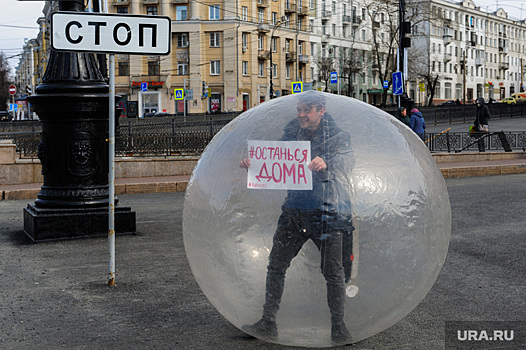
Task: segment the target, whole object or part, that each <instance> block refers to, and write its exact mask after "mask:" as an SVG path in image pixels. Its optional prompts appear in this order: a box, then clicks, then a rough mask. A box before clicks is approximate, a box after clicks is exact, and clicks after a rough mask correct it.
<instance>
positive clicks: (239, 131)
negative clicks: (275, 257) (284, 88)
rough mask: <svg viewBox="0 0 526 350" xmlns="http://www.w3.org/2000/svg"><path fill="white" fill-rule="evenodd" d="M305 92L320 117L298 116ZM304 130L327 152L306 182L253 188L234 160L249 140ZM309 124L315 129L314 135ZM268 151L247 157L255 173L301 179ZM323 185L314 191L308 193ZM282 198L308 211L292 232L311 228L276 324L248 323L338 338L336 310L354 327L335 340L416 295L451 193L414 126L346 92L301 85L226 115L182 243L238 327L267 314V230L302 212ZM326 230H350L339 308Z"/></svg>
mask: <svg viewBox="0 0 526 350" xmlns="http://www.w3.org/2000/svg"><path fill="white" fill-rule="evenodd" d="M308 100H312V101H318V102H319V101H322V102H321V103H323V102H324V103H325V111H324V112H325V114H323V117H322V121H321V122H320V123H319V124H318V126H317V128H316V127H312V128H310V129H309V127H304V126H305V125H307V124H308V121H307V120H306V118H305V115H304V112H305V111H304V110H302V109H305V104H306V102H305V101H308ZM318 102H316V103H318ZM308 108H310V106H308ZM317 108H318V107H315V110H316V111H318V109H317ZM298 114H302V115H301V116H300V117H298ZM302 118H303V119H302ZM329 119H330V122H327V120H329ZM318 128H323V131H321V132H320V131H319V130H321V129H318ZM291 130H292V131H291ZM305 130H310V132H306V131H305ZM313 130H314V131H313ZM316 130H318V131H316ZM304 131H305V133H304V135H307V137H306V138H307V140H309V142H310V147H311V157H312V159H314V158H315V156H316V155H319V156H320V157H321V158H322V159H323V158H326V160H327V164H326V165H327V169H325V170H324V169H321V170H314V171H312V179H311V181H312V182H313V183H314V185H313V186H314V187H313V190H305V189H303V190H297V189H269V188H268V187H267V188H264V187H260V186H255V187H250V188H249V187H248V186H251V185H250V183H249V181H248V180H247V176H248V172H247V168H244V167H241V166H240V162H241V161H243V160H245V159H247V158H248V159H252V158H250V157H251V156H255V152H251V151H250V149H249V144H251V143H250V142H252V141H256V146H257V142H263V143H262V144H264V142H266V141H291V140H292V141H294V140H293V139H294V138H291V137H290V135H291V134H294V135H298V133H302V132H304ZM316 132H319V134H318V135H317V136H316V137H317V139H316V138H313V137H314V136H312V135H313V134H315V133H316ZM335 135H337V136H335ZM309 137H310V139H309ZM320 137H321V138H322V139H321V140H320V139H319V138H320ZM335 138H336V139H335ZM301 139H302V140H304V139H305V137H303V138H301ZM262 147H263V146H262ZM267 151H268V149H267ZM320 152H321V153H320ZM282 155H283V156H284V157H285V158H286V157H287V155H286V154H282ZM260 156H261V153H260ZM267 156H268V157H269V158H272V159H269V160H267V161H270V162H271V163H273V162H274V163H278V165H277V167H276V168H272V166H271V164H270V163H269V166H268V168H267V169H266V170H267V171H262V170H261V169H262V167H261V165H257V166H256V165H255V163H256V162H252V163H251V165H250V167H251V169H250V170H252V171H255V173H256V174H257V175H260V179H262V181H263V183H267V184H271V183H274V182H276V183H277V182H279V181H281V182H283V178H284V177H285V176H288V180H289V185H290V182H294V181H296V180H298V179H299V178H301V180H302V181H303V180H304V179H303V177H302V173H301V172H300V171H299V168H300V166H299V165H298V164H297V167H296V168H295V169H294V171H295V173H294V174H295V175H296V176H297V178H296V179H293V178H292V176H293V175H294V174H293V171H292V170H291V167H290V166H289V168H283V166H282V164H281V161H280V160H279V155H278V154H277V153H274V154H272V155H271V154H270V153H267ZM300 158H301V157H300ZM304 163H305V162H304ZM253 166H256V168H255V169H254V168H252V167H253ZM258 169H259V170H258ZM303 170H305V169H303ZM306 172H308V171H306ZM319 174H323V175H322V176H321V179H322V180H320V175H319ZM267 175H268V176H267ZM305 176H306V175H305ZM268 177H270V179H267V178H268ZM316 181H321V182H323V184H320V183H318V184H316V183H315V182H316ZM298 182H299V180H298ZM320 186H321V187H320ZM320 188H322V194H321V197H316V195H311V194H312V193H314V192H316V191H319V190H320ZM291 198H295V200H291ZM309 198H311V199H309ZM320 198H321V199H322V202H321V206H320V202H319V200H320ZM349 202H350V203H349ZM291 203H292V204H291ZM294 205H296V206H297V207H296V208H294ZM290 207H293V208H292V210H293V211H294V210H296V211H295V212H296V213H297V212H298V211H300V212H301V211H304V212H305V213H306V214H305V215H304V216H303V217H302V219H301V220H299V221H301V222H302V224H298V225H297V228H298V229H299V231H298V232H299V233H298V232H292V233H290V234H289V237H292V236H295V235H298V234H299V235H302V234H306V235H308V234H309V232H310V234H311V236H309V237H313V239H308V240H306V242H305V243H304V244H303V245H302V247H301V250H300V251H299V253H298V254H297V255H296V256H295V257H294V258H293V259H292V262H291V264H290V267H289V268H288V269H287V270H286V277H285V282H284V288H283V296H282V298H281V302H280V304H279V310H278V311H277V312H274V316H275V322H276V325H277V328H276V333H274V334H273V336H272V337H268V336H267V334H264V336H260V334H259V333H258V332H252V331H251V330H252V329H249V330H248V332H247V333H250V334H251V335H254V336H256V337H258V338H260V339H263V340H266V341H270V342H275V343H279V344H283V345H293V346H303V347H330V346H334V345H336V342H335V341H334V340H335V339H334V338H333V334H331V319H334V317H341V314H343V320H344V322H345V324H346V327H347V329H348V331H349V332H350V336H351V338H346V337H344V339H343V340H342V339H340V343H342V342H343V343H350V342H357V341H360V340H362V339H365V338H367V337H370V336H372V335H374V334H376V333H378V332H381V331H382V330H385V329H386V328H388V327H390V326H392V325H393V324H395V323H396V322H398V321H399V320H401V319H402V318H403V317H405V316H406V315H407V314H408V313H409V312H410V311H412V310H413V309H414V308H415V307H416V306H417V305H418V304H419V303H420V302H421V301H422V299H423V298H424V297H425V295H426V294H427V293H428V291H429V290H430V289H431V287H432V286H433V283H434V282H435V280H436V278H437V276H438V274H439V272H440V269H441V267H442V265H443V263H444V260H445V258H446V254H447V249H448V244H449V238H450V231H451V209H450V205H449V197H448V194H447V189H446V186H445V183H444V180H443V178H442V175H441V173H440V171H439V169H438V167H437V165H436V164H435V161H434V160H433V159H432V157H431V155H430V153H429V151H428V150H427V148H426V147H425V145H424V144H423V142H422V141H421V140H420V139H419V138H418V136H417V135H416V134H414V133H413V132H412V131H411V130H410V129H409V128H407V127H406V126H405V125H403V124H402V123H400V122H399V121H398V120H396V119H395V118H393V117H392V116H390V115H389V114H387V113H385V112H383V111H381V110H379V109H377V108H375V107H372V106H370V105H367V104H365V103H362V102H360V101H358V100H355V99H351V98H348V97H342V96H338V95H332V94H326V93H321V92H314V91H309V92H303V93H300V94H295V95H290V96H285V97H281V98H278V99H274V100H272V101H269V102H265V103H263V104H261V105H259V106H258V107H255V108H252V109H250V110H249V111H247V112H245V113H243V114H242V115H240V116H239V117H238V118H236V119H235V120H233V121H232V122H231V123H229V124H228V125H227V126H226V127H224V128H223V129H222V130H221V131H220V132H219V133H218V134H217V135H216V136H215V137H214V139H213V140H212V141H211V142H210V144H209V145H208V147H207V149H206V150H205V152H204V153H203V155H202V157H201V159H200V160H199V162H198V164H197V166H196V168H195V170H194V172H193V175H192V177H191V180H190V182H189V185H188V188H187V192H186V199H185V207H184V214H183V235H184V245H185V250H186V254H187V256H188V261H189V263H190V267H191V269H192V272H193V274H194V276H195V278H196V280H197V282H198V284H199V286H200V287H201V289H202V291H203V292H204V294H205V295H206V296H207V297H208V299H209V300H210V302H211V303H212V304H213V306H214V307H215V308H216V309H217V310H218V311H219V312H220V313H221V314H222V315H223V316H224V317H225V318H226V319H227V320H228V321H230V322H231V323H232V324H233V325H235V326H236V327H238V328H240V329H244V330H245V331H247V328H246V325H252V324H254V323H255V322H257V321H258V320H260V319H261V318H262V315H263V305H264V304H265V300H266V299H265V294H266V292H265V291H266V280H267V265H269V254H270V252H271V250H272V248H273V245H274V243H273V237H274V235H275V233H276V232H277V231H284V230H285V231H286V230H291V227H293V226H294V225H295V223H297V222H299V221H298V220H296V219H297V218H298V216H294V215H288V216H287V215H286V213H288V212H289V211H288V210H289V209H290ZM298 208H299V209H298ZM311 209H312V210H311ZM320 213H321V215H320ZM283 216H285V217H288V218H289V219H290V222H289V224H288V225H283V223H280V225H278V220H280V217H283ZM336 217H339V219H335V218H336ZM327 218H328V219H327ZM349 218H352V224H351V222H350V220H349ZM327 220H328V221H327ZM331 220H332V221H331ZM280 221H281V220H280ZM305 222H307V223H308V222H311V223H314V224H312V225H310V224H305V227H306V228H307V229H305V228H303V227H304V226H302V225H304V223H305ZM320 222H321V224H320ZM327 222H332V224H331V223H329V224H326V223H327ZM335 223H336V224H335ZM309 225H310V226H309ZM331 225H332V226H331ZM351 225H352V226H351ZM352 227H354V230H352ZM280 228H281V230H280ZM317 230H319V232H317ZM291 231H294V230H291ZM312 231H314V233H312ZM334 231H340V232H347V233H349V232H351V233H350V236H349V235H343V236H345V237H347V238H344V239H346V240H349V239H350V240H351V242H352V249H351V252H350V254H349V252H348V245H347V248H342V249H343V250H344V251H347V257H346V255H345V254H343V257H342V258H341V259H342V261H343V262H342V263H343V264H344V266H345V267H344V269H343V270H344V271H343V273H344V274H345V275H346V276H350V280H348V281H344V282H342V281H341V279H340V280H338V281H337V282H336V284H337V285H338V288H340V287H341V286H342V284H343V287H344V297H343V302H342V301H340V302H339V304H338V305H342V309H344V310H341V313H340V316H334V315H333V313H332V312H333V311H334V304H332V306H329V305H330V302H328V298H329V299H330V298H331V296H330V295H329V296H328V294H331V293H333V292H330V291H329V289H328V287H327V285H326V279H325V277H324V274H323V273H322V269H321V256H322V254H321V250H322V249H323V248H321V249H319V248H318V245H317V243H318V244H319V243H320V242H321V239H322V238H321V237H326V236H324V235H326V234H332V233H331V232H334ZM283 237H287V235H284V236H283ZM283 237H282V238H283ZM284 240H286V239H284ZM277 244H279V245H280V246H286V245H287V244H288V242H285V241H282V240H279V241H278V243H277ZM342 246H344V247H345V245H342ZM328 256H330V254H329V253H326V254H325V258H327V257H328ZM347 258H349V261H350V260H351V259H352V264H349V261H346V259H347ZM336 265H337V263H336ZM349 265H350V266H349ZM327 266H328V265H326V266H325V269H326V268H327ZM332 266H335V265H332ZM324 271H325V270H324ZM338 271H340V272H338V273H341V269H340V270H338ZM342 278H345V277H342ZM338 290H340V289H338ZM274 298H275V297H274ZM336 299H337V298H336ZM338 300H339V299H338ZM274 311H275V310H274ZM336 314H338V313H337V312H336Z"/></svg>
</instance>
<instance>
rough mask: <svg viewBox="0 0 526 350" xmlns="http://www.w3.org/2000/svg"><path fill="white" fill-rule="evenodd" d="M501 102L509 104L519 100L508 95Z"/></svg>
mask: <svg viewBox="0 0 526 350" xmlns="http://www.w3.org/2000/svg"><path fill="white" fill-rule="evenodd" d="M500 103H507V104H509V105H514V104H516V103H517V100H515V99H514V98H513V97H506V98H503V99H502V100H500Z"/></svg>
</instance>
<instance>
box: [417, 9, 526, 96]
mask: <svg viewBox="0 0 526 350" xmlns="http://www.w3.org/2000/svg"><path fill="white" fill-rule="evenodd" d="M484 10H485V9H484V8H480V7H477V6H476V4H475V3H474V2H473V1H472V0H465V1H463V2H460V3H456V2H449V1H445V0H431V1H427V2H423V3H422V4H421V7H419V8H418V9H415V11H414V12H413V15H414V20H413V21H414V25H413V35H412V38H413V47H412V48H411V50H412V51H413V54H412V56H410V61H411V65H412V67H413V68H414V69H412V70H411V71H410V73H409V91H410V96H411V97H412V98H413V99H414V100H415V101H416V102H420V103H422V102H425V99H426V96H427V95H428V91H419V90H420V89H419V85H420V84H425V88H426V89H428V88H429V84H428V82H427V81H426V79H424V78H423V77H424V76H426V75H427V76H428V77H431V78H432V79H431V80H433V79H434V78H437V82H436V86H435V87H434V92H435V93H434V98H435V101H436V102H437V103H438V102H441V101H444V100H450V99H459V100H460V101H463V100H465V101H466V102H467V103H472V102H473V101H474V100H476V99H477V98H478V97H483V98H484V99H486V100H489V99H494V100H501V99H503V98H505V97H507V96H509V95H511V94H512V93H515V92H519V91H523V90H521V86H522V85H523V84H524V65H525V64H526V60H525V59H526V44H525V43H526V42H525V39H526V23H525V21H524V20H522V21H519V20H513V19H511V18H509V17H508V14H507V13H506V12H505V11H504V10H503V9H499V10H497V11H496V12H492V13H488V12H487V11H484ZM429 14H430V16H429ZM431 88H432V87H431ZM522 88H523V87H522Z"/></svg>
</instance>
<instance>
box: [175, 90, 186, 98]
mask: <svg viewBox="0 0 526 350" xmlns="http://www.w3.org/2000/svg"><path fill="white" fill-rule="evenodd" d="M174 99H175V100H182V99H184V89H174Z"/></svg>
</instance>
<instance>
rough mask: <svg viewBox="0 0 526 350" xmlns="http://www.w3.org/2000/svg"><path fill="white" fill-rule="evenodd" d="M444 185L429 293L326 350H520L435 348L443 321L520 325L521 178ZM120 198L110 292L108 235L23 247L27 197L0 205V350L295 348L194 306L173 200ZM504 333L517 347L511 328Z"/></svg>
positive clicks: (525, 262)
mask: <svg viewBox="0 0 526 350" xmlns="http://www.w3.org/2000/svg"><path fill="white" fill-rule="evenodd" d="M446 184H447V187H448V191H449V196H450V201H451V207H452V235H451V242H450V247H449V252H448V256H447V259H446V262H445V265H444V267H443V268H442V270H441V272H440V275H439V276H438V279H437V281H436V283H435V285H434V286H433V288H432V289H431V291H430V292H429V294H428V295H427V296H426V297H425V299H424V300H423V301H422V302H421V303H420V304H419V305H418V307H417V308H416V309H415V310H413V311H412V312H411V313H409V315H407V316H406V317H405V318H404V319H402V320H401V321H400V322H398V323H396V324H395V325H394V326H392V327H391V328H388V329H387V330H385V331H383V332H381V333H378V334H376V335H374V336H372V337H370V338H368V339H365V340H363V341H360V342H359V343H357V344H356V345H355V346H354V347H339V348H335V349H349V350H351V349H354V350H423V349H425V350H444V349H447V350H450V349H460V348H466V349H467V348H471V349H482V348H485V349H490V348H492V349H495V348H499V349H525V348H526V341H524V342H522V343H513V347H512V346H510V343H509V342H503V341H500V342H499V341H496V342H487V341H479V342H477V343H476V344H471V345H469V344H464V345H465V347H463V346H462V347H452V346H449V347H447V346H446V344H445V326H446V325H447V324H448V322H451V321H490V322H491V321H493V322H496V321H523V323H522V325H523V326H522V328H521V329H522V332H523V333H522V334H524V325H525V324H526V323H525V322H524V321H525V320H526V299H525V298H524V296H525V295H526V282H525V281H526V272H525V271H526V259H524V251H526V239H525V238H526V237H525V230H524V227H525V226H526V218H525V217H524V213H525V212H526V201H524V198H523V197H524V196H523V195H522V193H525V192H526V174H521V175H503V176H482V177H473V178H459V179H446ZM482 188H483V189H484V191H481V190H480V189H482ZM120 202H121V205H123V206H129V207H131V208H132V209H133V210H134V211H135V212H136V213H137V234H136V235H130V236H119V237H117V238H116V287H112V288H110V287H108V286H107V260H108V256H107V239H105V238H92V239H77V240H68V241H56V242H46V243H39V244H31V243H30V242H29V241H28V239H27V238H26V236H25V235H24V234H23V233H22V227H23V216H22V209H23V208H24V207H25V206H26V205H27V200H10V201H0V213H1V214H2V215H0V247H1V249H0V296H1V298H2V299H1V300H2V301H1V302H0V349H2V350H33V349H39V350H56V349H67V350H72V349H74V350H93V349H96V350H98V349H114V350H149V349H160V350H164V349H166V350H218V349H219V350H223V349H224V350H248V349H250V350H285V349H287V350H289V349H290V350H294V349H298V348H291V347H284V346H280V345H276V344H270V343H266V342H263V341H260V340H257V339H252V338H250V337H248V336H246V335H245V334H244V333H243V332H242V331H241V330H239V329H238V328H236V327H234V326H233V325H232V324H230V323H229V322H228V321H227V320H225V319H224V318H223V317H222V316H221V315H220V314H219V312H218V311H216V309H215V308H214V307H212V306H211V304H210V302H209V301H208V300H207V299H206V298H205V296H204V295H203V293H202V292H201V290H200V289H199V286H198V285H197V283H196V281H195V279H194V277H193V275H192V274H191V272H190V268H189V266H188V262H187V259H186V252H185V250H184V247H183V238H182V209H183V202H184V193H183V192H168V193H148V194H124V195H122V196H120ZM477 214H478V215H477ZM349 312H352V310H349ZM278 323H279V321H278ZM517 325H518V323H516V324H515V326H514V327H516V326H517ZM463 329H464V330H465V328H463ZM468 329H471V328H468ZM506 329H510V328H506ZM511 329H514V330H515V332H516V333H515V338H516V339H519V331H520V329H518V328H511ZM450 333H451V332H450ZM453 335H454V334H453ZM522 339H524V338H522ZM471 346H472V347H471Z"/></svg>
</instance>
